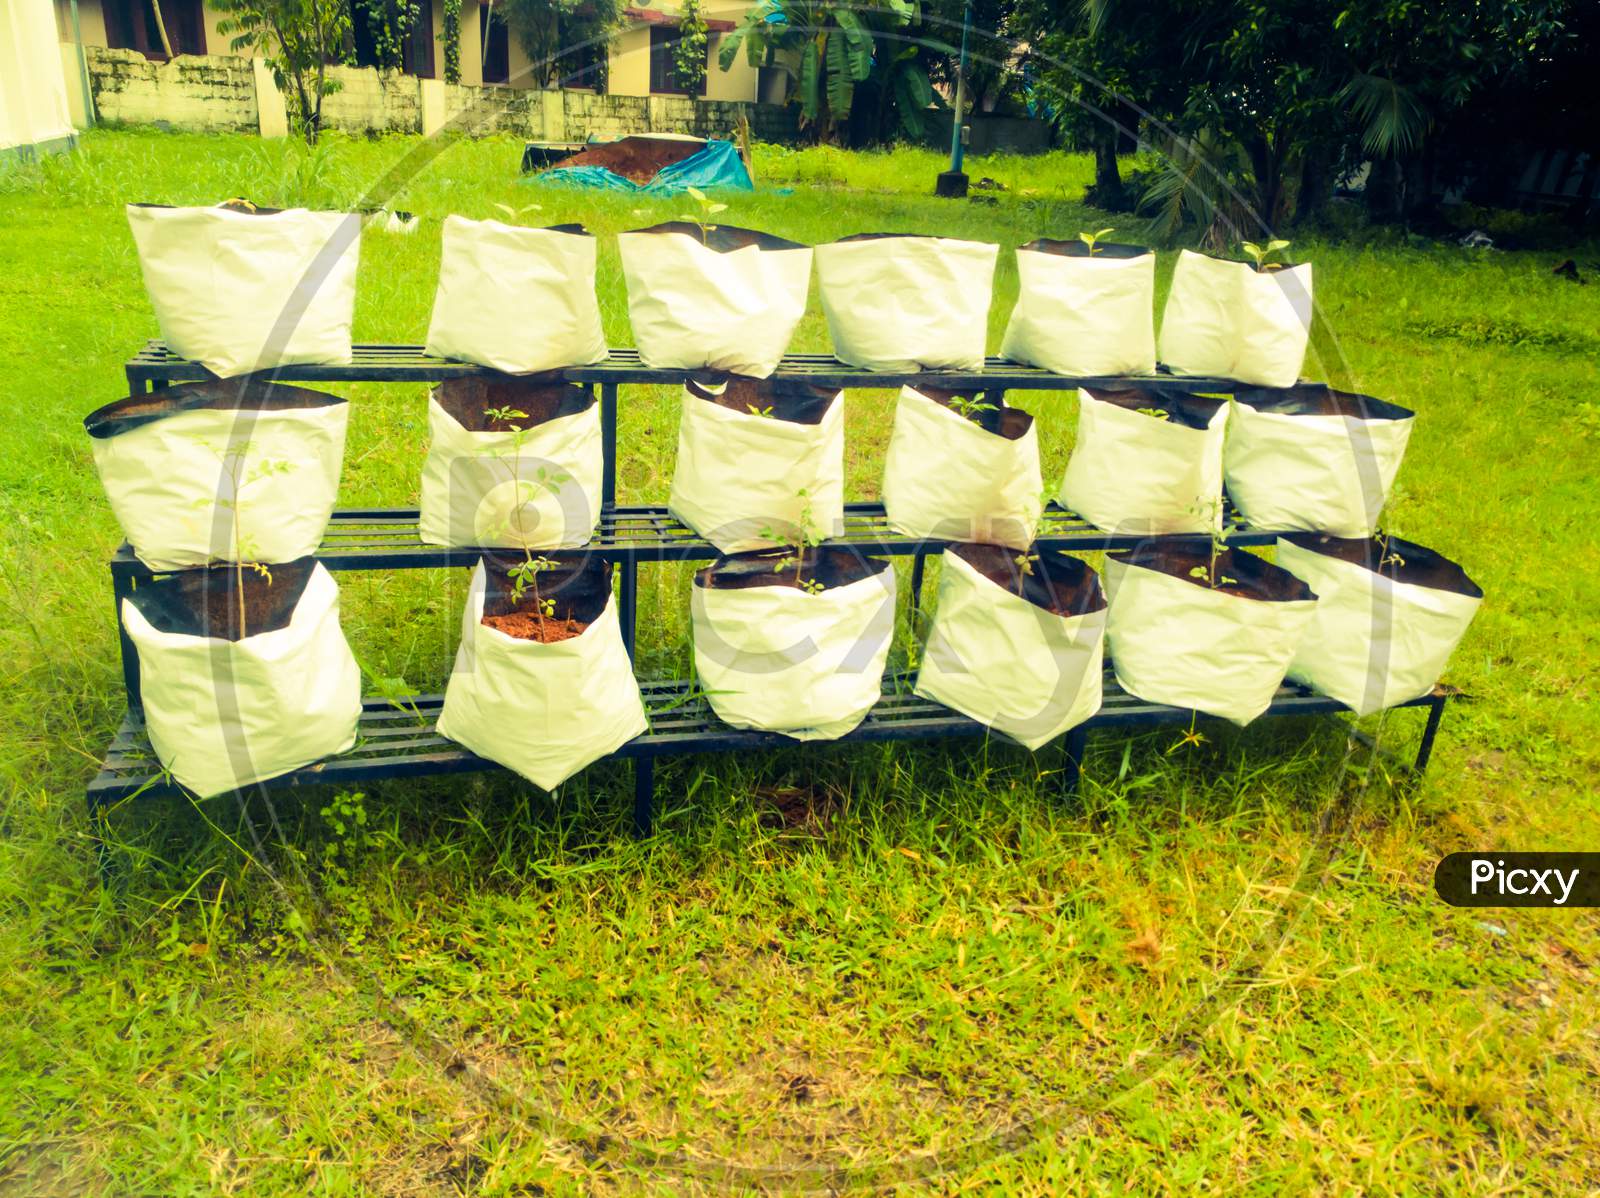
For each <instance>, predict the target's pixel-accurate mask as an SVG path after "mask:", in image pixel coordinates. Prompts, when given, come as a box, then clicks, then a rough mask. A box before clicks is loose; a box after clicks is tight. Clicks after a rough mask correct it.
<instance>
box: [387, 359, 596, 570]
mask: <svg viewBox="0 0 1600 1198" xmlns="http://www.w3.org/2000/svg"><path fill="white" fill-rule="evenodd" d="M506 407H509V408H512V409H514V410H516V411H520V412H525V413H527V415H526V416H525V417H521V418H515V419H514V421H513V422H514V423H516V424H519V425H521V426H522V432H521V434H520V436H521V442H520V447H519V443H518V436H519V434H518V433H516V432H513V431H509V430H507V429H505V428H504V427H503V423H504V422H494V421H488V420H486V419H485V418H484V417H483V409H485V408H506ZM490 423H494V424H499V425H501V426H502V427H500V428H499V430H498V431H479V430H478V428H475V427H471V426H473V425H483V424H490ZM428 429H429V433H430V439H429V442H428V456H427V458H426V459H425V460H424V461H423V463H422V500H421V509H422V510H421V519H420V524H419V527H418V536H419V537H420V538H421V540H422V542H423V543H424V544H426V545H454V546H486V547H499V548H528V549H566V548H574V547H576V546H579V545H586V544H588V542H589V540H590V539H591V538H592V537H593V536H594V529H595V525H596V524H597V523H598V522H599V519H600V498H601V489H602V486H603V478H604V473H605V451H604V446H603V443H602V439H601V433H600V408H599V405H598V404H596V403H595V402H594V396H593V395H592V394H590V393H589V392H587V391H585V390H584V389H583V388H582V387H577V386H574V385H572V384H571V383H549V382H544V381H540V380H533V379H529V380H513V379H504V380H485V379H451V380H449V381H448V382H445V383H442V384H441V385H440V386H439V388H438V389H437V390H436V391H435V392H434V393H433V394H432V395H430V396H429V397H428Z"/></svg>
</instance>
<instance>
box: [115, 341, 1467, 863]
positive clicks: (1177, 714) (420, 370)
mask: <svg viewBox="0 0 1600 1198" xmlns="http://www.w3.org/2000/svg"><path fill="white" fill-rule="evenodd" d="M126 370H127V376H128V386H129V390H130V393H132V394H139V393H142V392H144V391H146V390H149V391H154V390H159V389H160V388H162V387H165V386H168V385H170V384H172V383H180V382H193V381H200V380H203V379H205V378H207V377H209V376H208V375H207V374H206V372H205V370H204V369H203V368H201V367H200V366H198V365H197V364H195V363H192V362H187V361H185V360H183V359H181V358H177V357H174V356H173V355H172V354H171V353H169V352H168V351H167V350H166V348H165V347H164V346H163V345H162V344H161V343H160V342H154V341H152V342H150V343H149V344H148V345H147V346H146V347H145V349H144V350H143V351H141V352H140V354H139V355H138V356H137V357H136V358H134V359H133V360H132V361H131V362H129V363H128V365H127V368H126ZM484 373H487V372H485V371H483V370H481V369H479V368H478V367H475V366H470V365H466V364H464V363H460V362H447V361H444V360H442V359H438V358H430V357H428V356H427V355H425V354H424V353H423V352H422V350H421V349H420V347H417V346H382V345H364V346H357V347H356V352H355V356H354V359H353V361H352V362H351V363H350V365H348V366H299V367H287V368H284V369H282V370H279V371H277V372H275V373H274V374H273V376H272V377H274V378H276V379H281V380H283V381H286V382H355V381H369V382H371V381H377V382H386V381H387V382H419V383H425V382H439V381H442V380H444V379H447V378H460V377H463V376H469V375H476V374H484ZM778 374H779V376H781V377H787V378H797V379H804V380H806V381H810V382H814V383H818V384H821V385H826V386H836V387H868V386H870V387H894V386H899V385H901V384H903V383H915V382H917V381H922V382H926V383H928V384H929V385H936V386H940V387H946V388H952V389H956V388H959V389H978V390H982V389H990V390H994V391H1001V390H1005V389H1008V388H1012V389H1035V390H1039V389H1052V390H1059V389H1065V388H1072V387H1077V386H1095V385H1102V384H1110V383H1119V382H1120V383H1127V382H1137V383H1139V384H1141V385H1146V386H1153V387H1177V388H1183V389H1188V390H1201V391H1208V392H1212V393H1229V392H1232V391H1233V390H1235V389H1236V386H1237V385H1236V384H1234V383H1232V382H1229V381H1228V380H1224V379H1196V378H1181V379H1180V378H1175V377H1173V376H1170V375H1168V376H1159V375H1158V376H1154V377H1151V378H1139V379H1103V378H1094V379H1075V378H1066V377H1064V376H1061V375H1053V374H1049V373H1047V372H1045V371H1041V370H1036V369H1034V368H1032V367H1026V366H1018V365H1017V364H1015V363H1012V362H1007V361H1004V360H1002V359H995V358H991V359H989V360H988V361H987V362H986V363H985V364H984V368H983V370H981V371H945V372H938V373H930V374H925V375H914V374H890V373H882V372H872V371H866V370H859V369H857V368H855V367H850V366H845V365H843V364H842V363H840V362H838V361H836V360H834V359H833V358H829V357H825V356H821V355H815V354H803V355H791V356H790V357H787V358H785V359H784V362H783V365H782V366H781V367H780V368H779V371H778ZM685 375H686V372H684V371H681V370H657V369H652V368H649V367H646V366H644V365H643V364H641V363H640V361H639V359H638V356H637V354H636V353H634V351H631V350H618V351H614V352H613V353H612V355H611V357H610V358H609V359H608V360H607V361H606V362H603V363H600V364H598V365H595V366H584V367H578V368H574V369H572V370H569V371H567V372H566V376H567V377H568V378H569V379H571V380H572V381H574V382H578V383H585V384H589V385H590V386H591V387H592V386H594V385H598V386H599V387H600V419H601V427H602V432H603V440H604V453H605V466H604V475H603V504H602V510H601V517H600V525H599V528H598V529H597V530H596V533H595V537H594V540H593V541H592V542H591V543H590V545H589V547H588V550H589V552H591V553H596V554H600V555H602V556H604V557H606V558H608V559H609V560H611V561H613V562H615V563H616V565H617V570H616V573H617V577H618V590H619V597H618V606H619V616H620V623H621V626H622V635H623V638H624V643H625V644H626V645H627V648H628V652H629V654H630V656H633V657H634V658H635V660H637V653H636V644H635V636H636V625H637V620H638V564H639V563H640V562H664V561H708V560H711V559H713V558H715V557H716V556H717V551H716V549H715V547H714V546H712V545H711V544H710V543H708V542H706V541H705V540H703V539H701V538H700V537H699V536H698V535H697V534H695V533H694V532H693V531H692V530H690V529H689V528H686V527H685V526H684V525H682V524H680V523H679V522H678V521H677V520H675V519H674V518H673V517H672V516H671V515H670V514H669V513H668V512H667V510H666V509H665V508H663V507H660V506H655V505H647V504H635V505H628V504H619V503H617V502H616V438H617V388H618V386H619V385H620V384H624V383H655V384H671V383H681V382H682V380H683V379H684V377H685ZM417 521H418V513H417V512H416V511H415V510H414V509H390V508H358V509H345V510H342V511H338V512H335V513H334V515H333V519H332V521H331V522H330V524H329V526H328V530H327V533H326V535H325V536H324V539H323V544H322V547H321V548H320V549H319V551H318V554H317V557H318V560H319V561H321V562H322V564H323V565H324V566H325V567H326V568H327V569H329V570H397V569H401V570H403V569H429V568H437V567H441V566H472V565H475V564H476V563H477V560H478V557H479V553H478V551H477V550H475V549H452V548H440V547H438V546H431V545H424V544H422V542H421V541H420V540H419V539H418V537H417ZM1276 535H1277V534H1276V533H1272V532H1265V531H1258V530H1253V529H1246V530H1244V531H1242V532H1238V533H1234V534H1231V535H1230V537H1229V543H1230V544H1234V545H1268V544H1271V543H1273V541H1274V540H1275V539H1276ZM1148 539H1149V538H1147V537H1143V536H1134V535H1119V534H1110V533H1104V532H1101V531H1100V530H1098V529H1095V528H1093V527H1092V526H1090V525H1089V524H1087V523H1086V522H1085V521H1083V520H1082V519H1080V518H1079V517H1077V516H1075V515H1074V514H1073V513H1071V512H1068V511H1065V510H1063V509H1061V508H1059V507H1056V506H1055V505H1053V504H1052V505H1051V506H1050V507H1049V508H1048V509H1047V510H1046V512H1045V515H1044V519H1043V522H1042V524H1041V526H1040V530H1039V536H1038V544H1039V545H1040V546H1041V547H1045V548H1051V549H1064V550H1072V551H1080V552H1083V551H1095V550H1109V551H1116V550H1119V549H1129V548H1133V547H1134V546H1136V545H1138V544H1141V543H1143V542H1144V541H1146V540H1148ZM839 543H843V544H846V545H849V546H850V547H852V548H853V549H856V550H858V551H859V552H861V553H870V554H890V555H895V554H899V555H904V554H910V555H912V558H913V560H912V570H911V604H912V610H913V611H916V610H917V609H918V608H919V607H920V603H921V592H922V582H923V573H924V563H925V559H926V557H927V555H928V554H929V553H930V552H935V553H936V552H939V550H940V546H939V545H938V544H930V543H929V542H927V541H924V540H920V539H916V538H912V537H907V536H904V535H902V534H900V533H897V532H895V531H894V529H893V528H891V527H890V526H889V524H888V521H887V519H886V518H885V516H884V512H883V508H882V506H881V505H880V504H875V503H851V504H846V506H845V529H844V535H843V536H842V537H841V538H839ZM149 576H150V571H149V570H148V568H147V567H145V566H144V565H143V563H141V562H140V561H139V560H138V559H137V558H136V557H134V555H133V552H132V550H131V549H130V548H129V547H128V546H127V545H123V546H121V547H120V548H119V549H118V550H117V551H116V553H115V554H114V555H113V557H112V559H111V580H112V593H113V596H114V598H115V600H116V606H117V626H118V633H119V638H120V642H121V649H122V674H123V684H124V686H125V687H126V689H127V696H128V713H127V716H126V717H125V719H124V720H123V723H122V726H121V728H120V729H119V730H118V732H117V734H116V736H115V737H114V738H113V740H112V742H111V744H110V746H109V748H108V749H107V751H106V756H105V759H104V763H103V765H102V766H101V769H100V772H99V774H98V775H97V776H96V777H95V779H94V780H93V781H92V782H91V783H90V784H89V787H88V800H89V805H90V810H91V812H94V813H96V814H97V815H100V814H103V812H104V809H105V807H106V806H107V805H108V804H110V803H112V802H114V801H117V800H120V799H125V798H130V797H135V796H143V795H160V794H172V793H176V792H177V790H178V788H177V786H176V784H174V783H173V782H172V780H171V779H170V778H169V777H168V776H167V775H165V774H164V773H163V772H162V771H161V769H160V767H159V764H158V763H157V761H156V758H155V754H154V752H153V751H152V750H151V747H150V744H149V740H148V737H147V736H146V734H145V728H144V716H143V710H142V706H141V702H140V690H139V663H138V657H137V652H136V650H135V648H134V645H133V642H132V641H131V640H129V638H128V636H127V633H126V631H125V629H124V628H123V626H122V599H123V598H124V597H125V596H127V595H128V594H130V593H131V592H132V590H133V588H134V587H135V586H136V585H137V582H138V580H139V579H141V578H147V577H149ZM640 689H641V691H642V693H643V695H644V699H645V709H646V713H647V714H648V715H649V717H650V730H649V731H648V732H646V733H644V734H643V735H642V736H639V737H637V738H635V739H634V740H632V741H630V742H628V744H626V745H624V746H623V747H622V748H621V749H619V750H618V751H617V753H616V754H615V756H616V757H618V758H629V759H631V760H632V761H633V769H634V797H633V823H634V827H635V829H636V830H637V831H638V833H639V834H640V835H646V834H648V833H649V831H650V829H651V827H652V824H653V819H654V789H655V759H656V758H657V757H659V756H668V755H675V754H683V753H704V752H734V751H741V750H747V749H762V748H771V747H777V746H781V745H792V744H794V743H795V742H794V741H793V740H791V739H790V738H788V737H785V736H783V735H781V734H780V733H773V732H749V731H742V730H739V729H735V728H730V727H728V726H727V725H726V724H723V723H722V722H721V721H719V720H718V719H717V718H716V715H715V714H714V713H713V712H712V710H711V708H710V706H709V704H708V703H707V702H706V700H705V699H704V698H703V697H697V696H695V695H693V694H692V693H691V690H690V684H689V683H688V682H687V681H684V680H679V679H669V680H645V681H641V683H640ZM1104 689H1105V698H1104V701H1103V703H1102V706H1101V708H1100V710H1099V712H1097V713H1096V714H1095V715H1094V716H1093V717H1091V718H1090V719H1089V720H1088V721H1087V722H1086V723H1085V724H1082V725H1080V726H1078V727H1077V728H1074V729H1072V730H1071V731H1070V732H1069V733H1067V734H1066V736H1065V737H1064V738H1063V744H1062V747H1063V751H1064V753H1065V765H1064V768H1063V777H1062V788H1063V790H1064V792H1066V793H1067V794H1071V793H1072V792H1074V791H1075V790H1076V789H1077V787H1078V784H1079V782H1080V779H1081V773H1082V765H1083V758H1084V753H1085V749H1086V746H1087V743H1088V733H1089V731H1090V730H1091V729H1094V728H1112V727H1127V726H1135V725H1160V724H1178V723H1188V722H1189V721H1190V719H1191V718H1192V717H1191V713H1190V712H1189V711H1188V710H1186V709H1180V708H1175V707H1166V706H1162V705H1160V704H1154V703H1147V702H1145V701H1144V700H1142V699H1139V698H1137V697H1135V696H1133V695H1130V694H1128V693H1127V692H1125V691H1123V690H1122V689H1121V688H1120V687H1119V686H1117V683H1116V679H1115V677H1114V676H1113V675H1112V674H1111V673H1110V671H1109V668H1108V670H1107V673H1106V676H1105V681H1104ZM1450 694H1451V692H1450V691H1448V690H1447V689H1446V688H1442V687H1441V688H1435V690H1434V691H1433V693H1431V694H1429V695H1425V696H1423V697H1422V698H1420V699H1416V700H1413V701H1412V702H1411V703H1408V704H1404V705H1403V706H1408V707H1427V708H1428V722H1427V725H1426V726H1425V728H1424V730H1423V735H1422V743H1421V748H1420V749H1419V751H1418V753H1417V759H1416V764H1415V766H1414V767H1413V768H1414V769H1415V770H1416V771H1418V772H1419V773H1420V772H1421V771H1422V770H1423V769H1424V768H1426V766H1427V763H1428V758H1429V755H1430V754H1431V752H1432V749H1433V742H1434V737H1435V735H1436V734H1437V732H1438V729H1439V721H1440V719H1441V718H1442V716H1443V714H1444V705H1445V702H1446V700H1447V699H1448V697H1449V695H1450ZM443 700H444V697H443V696H442V695H417V696H413V697H410V698H374V699H368V700H366V701H365V702H364V704H363V709H362V714H361V721H360V726H359V730H358V733H357V737H356V743H355V746H354V747H353V748H352V749H351V750H350V751H349V752H347V753H344V754H341V755H340V756H338V757H334V758H329V759H327V760H325V761H321V762H318V763H316V764H315V765H311V766H307V767H306V768H304V769H300V770H295V771H293V772H291V773H289V774H286V775H284V776H282V777H279V778H275V779H272V780H271V781H269V782H267V783H264V784H262V785H265V786H270V787H280V786H298V785H312V784H320V783H345V782H358V781H364V780H369V779H375V778H398V777H418V776H423V775H434V774H458V773H468V772H474V771H481V770H491V769H498V768H500V767H498V766H496V765H494V764H493V763H492V762H488V761H485V760H483V759H482V758H480V757H477V756H476V755H474V754H472V753H469V752H468V751H466V750H465V749H463V748H461V747H460V746H459V745H456V744H455V743H453V742H451V741H449V740H446V739H445V738H444V737H441V736H439V735H438V732H437V727H436V724H437V719H438V714H439V710H440V707H441V705H442V703H443ZM1346 710H1347V709H1346V708H1345V707H1344V706H1343V705H1342V704H1340V703H1338V702H1336V701H1334V700H1333V699H1330V698H1328V697H1326V696H1324V695H1319V694H1316V693H1315V692H1313V691H1310V690H1308V689H1306V688H1304V687H1299V686H1295V685H1293V684H1285V685H1284V686H1283V687H1281V688H1280V689H1279V691H1278V693H1277V695H1276V696H1275V697H1274V699H1273V702H1272V705H1271V707H1269V709H1268V712H1267V714H1269V715H1314V714H1333V713H1338V712H1343V711H1346ZM985 735H992V736H994V737H995V738H996V739H997V740H1005V739H1006V738H1005V737H1003V736H1001V735H1000V734H998V733H991V732H990V730H989V729H988V728H986V727H985V726H983V725H982V724H979V723H976V722H975V721H973V720H970V719H968V718H967V717H965V716H962V715H958V714H957V713H955V712H953V711H951V710H950V709H948V708H946V707H943V706H941V705H939V704H937V703H934V702H932V701H931V700H927V699H921V698H918V697H917V696H915V695H913V694H912V693H911V680H910V679H909V678H906V677H903V676H898V675H891V676H889V677H887V678H886V679H885V680H884V693H883V698H882V699H881V700H880V702H879V703H878V704H877V706H876V707H874V708H873V710H872V711H871V712H870V713H869V714H868V716H867V717H866V719H865V720H863V721H862V723H861V725H860V726H859V727H858V728H856V730H855V731H854V732H852V733H850V735H849V736H846V737H843V738H841V740H842V742H846V743H848V742H871V741H887V740H915V739H921V738H926V737H935V736H941V737H952V736H969V737H970V736H985ZM102 851H103V842H102Z"/></svg>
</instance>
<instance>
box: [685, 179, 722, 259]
mask: <svg viewBox="0 0 1600 1198" xmlns="http://www.w3.org/2000/svg"><path fill="white" fill-rule="evenodd" d="M684 190H685V191H687V192H688V193H689V197H690V198H691V199H692V200H694V202H695V203H696V204H698V205H699V206H700V212H699V214H698V215H692V216H685V217H684V218H683V219H684V220H686V221H688V222H689V223H690V224H692V225H698V226H699V227H700V244H701V245H705V244H706V243H707V238H708V237H709V235H710V233H711V230H712V229H715V228H716V227H717V226H716V225H714V224H712V223H711V221H710V218H711V217H713V216H715V215H716V214H717V213H719V212H725V211H727V208H728V206H727V205H726V204H719V203H717V202H716V201H715V200H713V199H711V198H710V197H709V196H707V195H706V193H705V192H703V191H701V190H700V189H699V188H698V187H688V188H685V189H684Z"/></svg>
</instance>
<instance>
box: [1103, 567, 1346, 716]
mask: <svg viewBox="0 0 1600 1198" xmlns="http://www.w3.org/2000/svg"><path fill="white" fill-rule="evenodd" d="M1209 549H1210V547H1209V546H1208V545H1207V544H1206V543H1205V542H1196V543H1192V544H1190V545H1167V546H1164V547H1151V548H1148V549H1141V550H1135V551H1134V552H1133V553H1130V554H1128V555H1127V556H1126V557H1122V556H1109V557H1107V558H1106V574H1105V578H1106V590H1107V592H1108V593H1109V594H1110V599H1111V608H1110V614H1109V616H1108V618H1107V622H1106V644H1107V648H1108V650H1109V651H1110V653H1111V664H1112V668H1113V669H1114V670H1115V671H1116V675H1117V682H1118V683H1119V684H1120V685H1121V686H1122V688H1123V689H1124V690H1125V691H1127V692H1128V693H1129V694H1133V695H1137V696H1138V697H1139V698H1141V699H1145V700H1148V701H1149V702H1151V703H1165V704H1167V705H1169V706H1172V707H1179V708H1184V709H1186V710H1188V709H1192V710H1195V711H1201V712H1204V713H1206V714H1207V715H1214V716H1221V717H1222V718H1223V719H1227V720H1232V721H1233V722H1234V723H1236V724H1241V725H1242V724H1248V723H1249V722H1250V721H1251V720H1253V719H1255V718H1256V716H1258V715H1260V714H1261V713H1262V712H1263V711H1265V710H1266V709H1267V707H1268V706H1269V705H1270V704H1271V703H1272V696H1273V694H1274V692H1275V691H1276V690H1277V689H1278V687H1279V685H1280V684H1281V683H1282V682H1283V676H1284V672H1285V671H1286V670H1287V669H1288V667H1289V661H1290V659H1291V658H1292V657H1293V656H1294V652H1295V649H1296V647H1297V646H1298V645H1299V644H1300V640H1301V637H1302V636H1304V635H1305V632H1306V630H1307V628H1308V627H1309V626H1310V623H1311V619H1312V617H1313V615H1314V614H1315V612H1316V606H1317V602H1316V600H1317V597H1316V595H1315V594H1313V593H1312V591H1311V590H1310V588H1308V587H1307V586H1306V585H1305V584H1304V583H1302V582H1301V581H1300V580H1298V579H1296V578H1294V577H1293V576H1292V575H1290V574H1288V573H1286V572H1285V571H1283V570H1280V569H1278V568H1277V567H1276V566H1273V565H1269V564H1268V563H1267V562H1265V561H1263V560H1262V559H1261V558H1259V557H1255V556H1254V555H1252V554H1248V553H1244V552H1242V551H1240V550H1236V549H1228V550H1224V551H1223V552H1222V554H1221V555H1219V557H1218V559H1217V572H1218V574H1219V576H1221V577H1222V578H1224V579H1227V578H1232V579H1236V580H1238V581H1239V582H1240V583H1242V584H1244V585H1246V586H1247V587H1249V588H1250V589H1251V590H1252V591H1255V592H1256V593H1263V590H1264V591H1265V593H1268V594H1274V595H1276V596H1278V597H1277V598H1274V599H1255V598H1246V597H1244V596H1241V595H1233V594H1229V593H1228V592H1227V591H1225V590H1214V589H1212V588H1211V587H1210V586H1209V585H1207V583H1206V581H1205V580H1204V579H1198V578H1193V577H1190V576H1189V570H1190V569H1193V568H1195V567H1196V566H1206V567H1207V568H1208V569H1209V558H1210V552H1209ZM1155 561H1165V562H1166V563H1168V565H1169V568H1170V569H1173V570H1175V571H1176V573H1168V572H1167V571H1165V570H1160V569H1156V568H1154V565H1153V564H1141V563H1142V562H1143V563H1153V562H1155Z"/></svg>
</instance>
